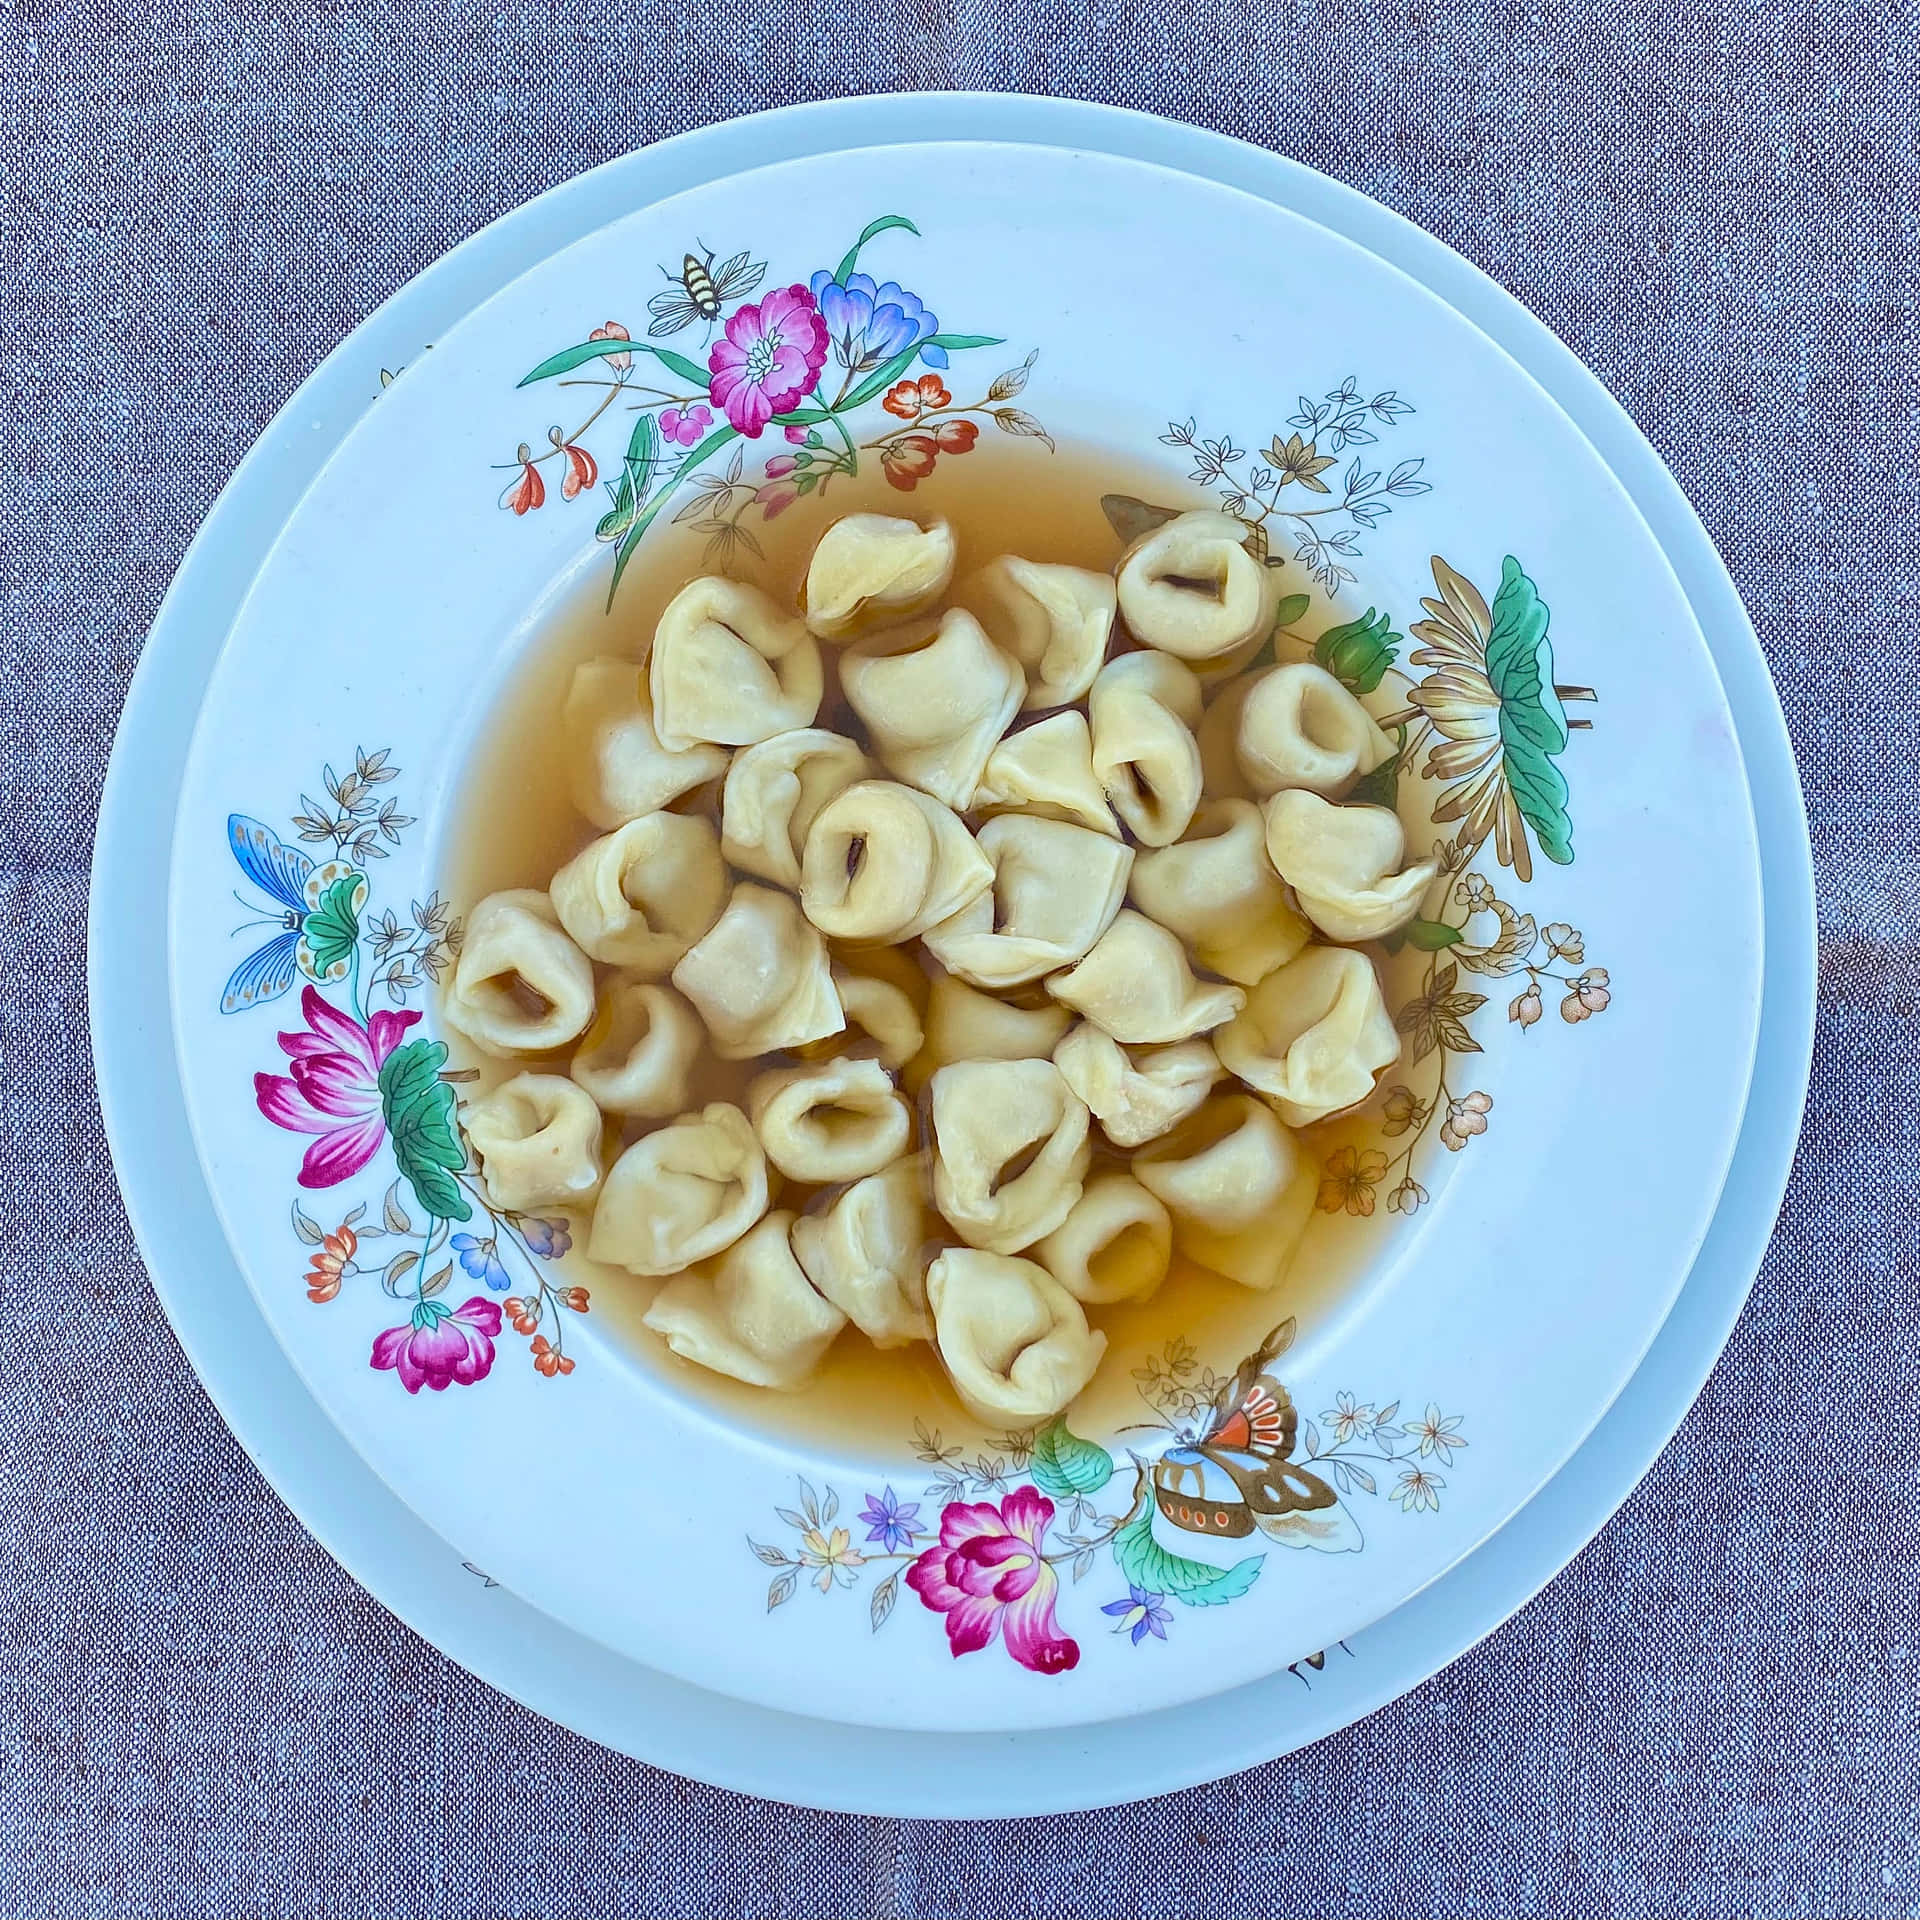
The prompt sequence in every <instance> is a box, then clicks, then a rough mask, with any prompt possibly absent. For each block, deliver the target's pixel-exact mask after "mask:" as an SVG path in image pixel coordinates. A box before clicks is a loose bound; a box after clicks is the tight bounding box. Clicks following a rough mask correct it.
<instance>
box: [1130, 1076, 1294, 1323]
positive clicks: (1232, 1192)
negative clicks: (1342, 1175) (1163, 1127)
mask: <svg viewBox="0 0 1920 1920" xmlns="http://www.w3.org/2000/svg"><path fill="white" fill-rule="evenodd" d="M1133 1177H1134V1178H1135V1179H1136V1180H1138V1181H1139V1182H1140V1184H1141V1185H1142V1186H1143V1187H1145V1188H1146V1189H1147V1191H1148V1192H1149V1193H1151V1194H1153V1195H1154V1196H1155V1197H1156V1198H1157V1199H1159V1200H1160V1202H1161V1203H1162V1204H1163V1205H1164V1206H1165V1207H1166V1209H1167V1211H1168V1212H1169V1213H1170V1214H1172V1215H1173V1237H1174V1244H1175V1245H1176V1246H1177V1247H1178V1248H1179V1249H1180V1251H1181V1252H1182V1253H1183V1254H1185V1255H1186V1256H1187V1258H1188V1259H1190V1260H1193V1261H1196V1262H1197V1263H1198V1264H1199V1265H1201V1266H1203V1267H1207V1268H1209V1269H1211V1270H1212V1271H1213V1272H1215V1273H1219V1274H1224V1275H1225V1276H1226V1277H1227V1278H1228V1279H1229V1280H1237V1281H1239V1282H1240V1284H1241V1285H1242V1286H1245V1287H1253V1288H1256V1289H1264V1288H1267V1287H1271V1286H1272V1285H1274V1283H1275V1282H1276V1281H1277V1280H1279V1278H1280V1277H1281V1275H1282V1274H1283V1273H1284V1272H1285V1271H1286V1266H1287V1262H1288V1261H1289V1260H1290V1259H1291V1258H1292V1256H1293V1250H1294V1247H1295V1246H1296V1245H1297V1243H1298V1241H1299V1238H1300V1234H1301V1232H1302V1231H1303V1230H1304V1228H1305V1226H1306V1221H1307V1213H1308V1211H1309V1210H1310V1208H1311V1206H1312V1198H1311V1191H1310V1188H1309V1187H1308V1185H1307V1181H1308V1180H1310V1176H1305V1177H1303V1170H1302V1168H1301V1166H1300V1160H1299V1154H1298V1150H1297V1149H1296V1148H1295V1146H1294V1141H1293V1136H1292V1135H1291V1134H1290V1133H1288V1132H1287V1130H1286V1129H1285V1128H1284V1127H1283V1126H1281V1124H1280V1122H1279V1121H1278V1120H1276V1119H1275V1118H1274V1117H1273V1114H1272V1113H1271V1112H1270V1111H1269V1110H1268V1109H1267V1108H1266V1107H1265V1106H1264V1105H1262V1104H1261V1102H1260V1101H1258V1100H1256V1099H1255V1098H1254V1097H1253V1096H1252V1095H1251V1094H1246V1093H1237V1094H1222V1095H1219V1096H1217V1097H1216V1098H1214V1099H1211V1100H1209V1101H1208V1102H1207V1103H1206V1105H1205V1106H1203V1107H1202V1108H1201V1109H1200V1110H1199V1111H1198V1112H1197V1113H1195V1114H1193V1115H1192V1116H1191V1117H1190V1118H1189V1119H1186V1120H1183V1121H1182V1122H1181V1123H1180V1125H1179V1126H1177V1127H1176V1128H1174V1130H1173V1131H1172V1132H1171V1133H1169V1134H1166V1135H1164V1136H1163V1137H1162V1138H1160V1139H1158V1140H1156V1141H1154V1142H1153V1144H1152V1145H1151V1146H1147V1147H1143V1148H1141V1150H1140V1151H1139V1152H1138V1153H1136V1154H1135V1155H1134V1156H1133ZM1303 1192H1304V1193H1305V1195H1306V1205H1305V1206H1302V1205H1301V1204H1300V1201H1301V1197H1302V1194H1303Z"/></svg>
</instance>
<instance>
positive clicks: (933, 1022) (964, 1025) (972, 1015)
mask: <svg viewBox="0 0 1920 1920" xmlns="http://www.w3.org/2000/svg"><path fill="white" fill-rule="evenodd" d="M1072 1023H1073V1015H1072V1013H1071V1012H1069V1011H1068V1009H1067V1008H1065V1007H1061V1006H1055V1005H1052V1004H1051V1003H1048V1004H1044V1005H1041V1006H1037V1007H1022V1006H1016V1005H1015V1004H1014V1002H1013V1001H1011V1000H1000V999H996V998H995V997H994V996H993V995H992V994H990V993H980V992H977V991H976V990H975V989H974V988H972V987H970V986H968V985H967V984H966V982H965V981H963V980H955V979H953V978H952V977H951V976H950V975H947V974H942V975H941V976H940V977H939V979H937V980H935V981H934V983H933V992H932V993H931V994H930V995H929V996H928V999H927V1039H926V1057H927V1059H929V1060H930V1061H931V1063H932V1065H933V1066H936V1067H938V1066H945V1065H947V1064H948V1063H949V1062H951V1061H955V1060H1044V1059H1046V1058H1047V1056H1048V1055H1049V1054H1051V1053H1052V1052H1053V1050H1054V1048H1055V1046H1056V1045H1058V1043H1059V1041H1060V1037H1061V1035H1062V1034H1064V1033H1065V1032H1066V1030H1067V1028H1068V1027H1069V1026H1070V1025H1072Z"/></svg>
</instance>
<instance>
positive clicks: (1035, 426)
mask: <svg viewBox="0 0 1920 1920" xmlns="http://www.w3.org/2000/svg"><path fill="white" fill-rule="evenodd" d="M893 231H901V232H906V233H910V234H915V235H917V234H918V233H919V229H918V228H917V227H916V226H914V224H913V222H912V221H910V220H908V219H907V218H905V217H904V216H903V215H901V214H884V215H882V216H881V217H880V218H879V219H877V220H872V221H869V222H868V224H867V226H866V227H865V228H864V229H863V230H862V232H861V233H860V235H859V237H858V238H857V239H856V240H855V241H854V243H853V245H852V246H851V247H849V248H848V249H847V251H846V253H845V254H844V255H843V256H842V257H841V259H840V261H839V264H838V265H837V266H835V267H833V268H831V269H829V268H821V269H819V270H818V271H816V272H814V273H813V274H812V275H811V276H810V277H809V278H808V279H807V280H806V281H805V282H804V283H802V282H797V281H796V282H795V283H794V284H792V285H790V286H785V287H776V288H774V289H773V290H772V291H771V292H769V293H766V294H763V295H762V296H761V297H760V298H759V299H758V300H756V301H753V302H750V303H748V302H743V303H741V304H739V305H737V306H735V307H734V309H733V311H732V312H731V314H728V315H727V316H726V317H725V320H724V323H723V325H722V328H721V333H720V336H719V337H718V338H717V339H714V340H712V341H711V342H710V344H709V346H708V348H707V355H706V362H705V364H704V365H702V364H701V362H700V361H698V360H695V359H693V358H690V357H689V356H688V355H686V354H684V353H682V352H680V351H679V350H678V349H677V348H673V347H669V346H665V345H662V344H660V342H659V341H658V340H657V339H654V338H648V339H645V340H636V339H635V338H634V337H633V335H632V333H631V331H630V330H629V329H628V328H627V327H626V326H624V325H623V324H621V323H620V322H619V321H616V320H608V321H606V322H604V323H603V324H602V325H600V326H598V327H596V328H594V329H593V331H592V332H591V333H590V334H589V335H588V336H587V338H586V339H585V340H584V341H582V342H580V343H579V344H578V345H577V346H573V347H568V348H567V349H565V350H564V351H563V352H560V353H557V354H553V355H551V356H549V357H548V358H547V359H545V360H543V361H541V363H540V364H539V365H538V366H537V367H535V368H534V369H533V371H532V372H531V373H529V374H528V375H527V376H526V378H525V379H523V380H522V381H521V383H520V384H521V385H522V386H530V385H533V384H536V383H538V382H542V381H548V380H552V381H556V382H558V383H559V384H560V385H561V386H576V385H586V386H591V387H594V388H597V389H598V390H599V398H598V399H597V400H596V401H595V402H594V404H593V406H592V408H591V410H590V411H589V412H588V413H587V414H586V415H585V416H584V417H583V418H582V419H581V420H580V421H579V423H578V424H577V425H576V426H574V427H572V428H570V429H569V428H566V427H563V426H561V425H560V424H558V423H555V424H553V425H550V426H549V427H548V428H547V430H546V436H545V445H544V447H542V449H541V450H540V451H538V452H536V451H535V450H534V446H533V443H532V442H529V441H523V442H522V443H521V444H520V446H519V447H518V448H517V449H516V451H515V454H514V457H513V459H512V460H510V461H506V462H503V463H502V465H503V467H504V469H505V470H506V471H507V472H508V473H510V474H511V475H512V476H513V477H512V478H511V479H510V480H509V481H508V483H507V486H506V489H505V491H504V492H503V493H502V494H501V505H502V506H503V507H505V508H508V509H510V510H511V511H512V512H513V513H515V514H516V515H519V516H522V517H524V516H525V515H526V514H529V513H532V512H535V511H537V510H538V509H539V508H540V507H542V506H544V505H545V503H546V500H547V498H548V491H547V482H546V478H545V474H546V472H547V471H548V470H557V471H558V472H559V475H560V492H561V497H562V499H569V500H570V499H577V498H580V497H582V496H583V495H584V494H585V493H586V492H587V491H588V490H589V489H590V488H592V487H593V486H594V485H595V484H596V482H598V483H599V484H601V485H603V486H604V488H605V491H606V495H607V499H608V502H609V505H608V510H607V511H606V512H605V513H604V514H603V515H602V517H601V519H600V521H599V524H598V526H597V528H596V533H597V534H598V537H599V538H600V539H601V540H603V541H605V542H607V543H608V544H610V545H612V546H613V548H614V567H613V582H612V586H611V587H610V589H609V600H611V597H612V593H613V592H614V591H616V590H617V589H618V587H619V583H620V578H621V575H622V574H623V573H624V572H625V570H626V567H627V564H628V562H629V560H630V559H631V558H632V556H633V553H634V551H635V549H636V548H637V546H638V545H639V542H640V540H641V539H642V538H643V537H644V535H645V534H646V532H647V529H648V528H649V527H651V526H652V525H653V523H654V522H655V520H656V519H657V518H658V517H659V515H660V514H661V512H662V511H663V510H664V509H665V508H666V507H667V506H668V504H669V503H670V502H672V501H673V500H675V499H676V497H678V496H680V495H681V494H682V492H683V490H687V491H688V492H689V493H690V497H689V498H686V499H684V500H683V501H682V502H681V504H680V506H679V507H678V509H677V510H676V512H675V514H674V519H675V520H676V521H679V520H688V519H692V520H695V521H696V522H697V524H698V525H699V526H700V527H701V529H702V530H703V531H705V532H706V533H707V535H708V553H709V558H710V559H724V558H727V557H728V556H730V555H732V554H733V553H735V552H736V551H738V550H741V549H744V550H746V551H748V552H751V553H758V552H759V551H760V548H759V542H758V540H757V538H756V537H755V535H754V534H753V532H752V531H751V529H750V528H748V527H746V526H745V525H743V524H742V522H743V520H744V518H745V516H746V514H747V512H748V510H749V509H750V508H756V507H757V508H758V509H759V511H760V514H761V517H762V518H763V519H771V518H773V517H774V516H775V515H777V514H779V513H781V512H784V511H785V510H786V508H787V507H789V506H791V505H792V504H793V503H794V501H796V500H798V499H800V498H802V497H803V496H805V495H806V494H808V493H812V492H816V491H821V490H824V489H825V487H826V486H827V485H828V484H829V482H831V481H832V480H834V479H836V478H839V477H841V476H843V475H845V476H851V475H853V474H855V473H857V472H858V471H859V470H860V459H861V455H862V453H874V454H877V455H878V456H879V459H880V463H881V470H882V472H883V473H884V474H885V475H886V478H887V479H888V481H889V482H890V483H891V484H892V485H894V486H895V487H897V488H899V489H901V490H902V491H910V490H911V489H912V488H913V487H914V486H916V485H917V484H918V483H919V481H920V480H922V479H924V478H925V477H926V476H927V475H928V474H929V473H931V472H932V471H933V470H934V467H935V465H936V463H937V462H938V460H939V459H940V457H941V456H942V455H951V456H957V455H960V454H964V453H967V452H970V451H971V450H972V448H973V446H974V445H975V443H976V441H977V439H978V436H979V432H980V423H981V422H982V421H990V422H991V423H992V424H993V425H994V426H995V427H996V428H997V429H998V430H999V431H1001V432H1003V433H1007V434H1011V435H1013V436H1015V437H1018V438H1030V439H1037V440H1041V441H1044V442H1045V443H1046V445H1047V446H1048V447H1049V449H1051V447H1052V445H1053V442H1052V440H1051V439H1050V438H1049V436H1048V435H1047V432H1046V430H1045V428H1044V427H1043V426H1042V425H1041V424H1040V422H1039V421H1038V420H1036V419H1035V418H1034V417H1033V415H1031V414H1029V413H1027V412H1025V411H1024V410H1023V409H1021V408H1019V407H1016V406H1014V405H1012V404H1011V403H1012V401H1013V400H1014V398H1015V397H1016V396H1017V395H1018V394H1019V393H1020V391H1021V390H1022V388H1024V386H1025V385H1026V382H1027V377H1028V375H1029V374H1030V373H1031V371H1032V367H1033V356H1031V355H1029V356H1028V358H1027V360H1026V361H1025V362H1023V363H1022V364H1021V366H1019V367H1017V368H1012V369H1009V370H1008V371H1007V372H1006V373H1003V374H1001V375H1000V376H999V377H998V378H997V379H996V380H994V381H993V382H992V384H991V385H990V386H989V387H988V388H987V390H986V392H985V394H984V396H983V397H982V398H981V399H980V400H979V401H977V402H973V403H971V404H969V405H967V406H964V407H958V408H956V407H954V406H953V404H952V394H951V391H950V389H949V387H948V385H947V383H946V381H945V379H944V377H943V376H944V375H945V373H946V370H947V369H948V367H949V366H950V364H951V356H952V355H953V354H955V353H960V352H968V351H972V350H973V349H976V348H980V347H990V346H998V345H1000V344H1001V342H1000V340H999V338H998V337H997V336H995V335H991V334H968V333H952V332H947V331H943V330H942V328H941V326H940V322H939V320H938V318H937V316H936V315H935V314H934V313H933V312H932V311H931V310H930V309H929V308H928V307H927V304H926V302H925V301H924V300H922V299H921V298H920V297H919V295H917V294H914V293H911V292H909V291H908V290H907V289H906V288H904V287H902V286H901V285H899V284H898V283H897V282H895V281H891V280H888V281H875V280H874V278H873V277H872V276H871V275H870V274H866V273H862V272H860V271H858V263H859V259H860V256H861V253H862V251H863V250H864V249H865V248H866V246H867V245H868V243H869V242H871V241H873V240H875V239H877V238H878V237H879V236H880V235H882V234H884V233H888V232H893ZM754 264H755V265H756V266H757V267H758V268H759V271H749V272H748V273H746V274H745V275H743V276H742V277H741V278H740V279H739V280H738V282H737V283H736V284H738V285H740V286H742V287H743V288H757V287H758V285H759V281H760V276H761V273H762V272H764V263H754ZM669 277H671V276H669ZM670 305H671V314H670V317H669V318H668V319H667V320H664V321H662V322H660V323H657V324H656V325H655V326H654V328H652V329H651V332H652V333H653V334H656V335H657V334H660V333H661V332H662V330H663V327H664V329H665V331H666V332H667V333H669V334H671V333H672V332H675V331H677V330H678V328H679V326H681V325H683V324H686V322H685V321H683V320H681V319H679V318H678V317H677V316H679V315H680V314H681V313H682V312H685V313H687V314H688V315H693V314H696V313H698V312H699V311H701V310H702V309H700V308H699V306H698V305H697V303H695V304H689V303H687V302H682V301H680V300H678V299H674V300H672V301H671V303H670ZM723 305H724V302H723V301H722V300H721V299H720V298H719V289H718V288H717V287H716V288H715V289H714V290H713V304H712V307H711V311H710V312H709V314H708V318H709V324H710V326H711V324H712V323H713V322H715V321H718V320H720V317H721V311H722V307H723ZM656 309H657V301H656ZM916 363H918V364H919V365H920V366H921V367H924V368H925V369H927V371H926V372H924V373H921V374H918V375H915V374H914V373H912V371H911V369H912V368H913V367H914V366H915V364H916ZM583 368H591V369H592V371H590V372H587V373H582V372H581V371H580V370H581V369H583ZM642 368H644V369H645V370H646V371H645V377H642V373H641V372H640V371H639V370H640V369H642ZM656 369H657V371H655V370H656ZM876 400H877V401H880V403H881V406H882V408H883V409H884V410H885V411H887V412H890V413H892V414H893V415H894V416H895V417H896V418H901V419H903V420H906V421H907V422H908V424H907V425H905V426H903V427H900V428H895V429H890V430H889V431H887V432H886V433H884V434H882V435H881V436H879V438H877V439H873V440H869V441H868V442H866V443H865V445H864V446H863V445H861V444H859V443H857V442H856V440H855V438H854V435H853V432H852V429H851V427H850V425H849V422H850V421H852V420H853V418H854V417H855V416H856V415H858V414H860V413H861V412H862V410H863V409H865V408H866V407H868V406H869V405H870V404H871V403H872V402H874V401H876ZM616 404H622V405H624V406H625V407H626V408H627V409H628V410H630V411H633V412H634V413H635V414H636V418H635V420H634V423H633V426H632V428H631V431H630V433H629V435H628V439H627V445H626V449H625V452H624V454H623V455H622V456H621V459H620V463H619V467H618V469H617V472H616V474H615V476H614V477H612V478H608V479H605V480H602V477H601V461H600V459H599V458H598V457H597V456H596V455H595V454H594V453H593V452H592V450H591V449H590V447H589V446H588V445H587V436H588V435H589V433H590V432H591V431H592V430H593V429H594V427H595V426H597V424H598V423H599V421H600V420H601V418H602V417H603V416H604V415H605V414H606V413H607V412H608V411H609V410H610V409H611V408H613V407H614V406H615V405H616ZM775 427H777V428H778V429H779V430H780V432H781V435H782V437H783V438H784V440H785V441H786V443H787V447H788V448H789V449H790V451H784V452H778V453H776V454H774V455H773V456H772V457H771V458H769V459H768V460H766V461H765V462H764V464H763V465H762V467H761V470H760V473H759V475H758V477H757V478H755V479H753V480H749V479H748V478H747V472H746V466H747V460H746V451H745V448H744V447H743V446H741V445H737V444H735V443H737V442H749V441H756V440H759V439H760V438H761V437H762V436H763V435H764V434H765V433H766V432H767V431H768V430H769V429H771V428H775ZM723 454H724V455H725V456H726V462H725V465H724V467H722V468H721V469H720V470H718V471H717V472H716V471H714V470H713V469H711V468H710V467H709V464H708V463H709V462H710V461H712V460H714V459H715V458H717V457H718V456H721V455H723Z"/></svg>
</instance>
